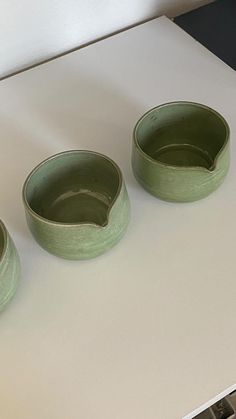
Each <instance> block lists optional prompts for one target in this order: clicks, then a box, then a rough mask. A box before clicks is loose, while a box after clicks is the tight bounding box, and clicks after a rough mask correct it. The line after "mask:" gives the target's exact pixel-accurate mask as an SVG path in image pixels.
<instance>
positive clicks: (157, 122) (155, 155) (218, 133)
mask: <svg viewBox="0 0 236 419" xmlns="http://www.w3.org/2000/svg"><path fill="white" fill-rule="evenodd" d="M134 136H135V141H136V144H137V145H138V147H139V148H140V149H141V150H142V152H143V153H145V154H146V155H147V156H149V157H150V158H152V159H153V160H155V161H158V162H160V163H163V164H165V165H170V166H180V167H204V168H206V169H208V170H213V169H214V165H215V159H216V157H217V155H218V154H219V152H220V151H221V149H222V148H223V147H224V145H225V144H226V141H227V137H228V125H227V123H226V121H225V120H224V118H223V117H221V115H220V114H218V113H217V112H216V111H214V110H213V109H210V108H208V107H206V106H204V105H200V104H197V103H191V102H176V103H170V104H166V105H161V106H159V107H157V108H154V109H152V110H151V111H149V112H148V113H146V114H145V115H144V116H143V117H142V118H141V120H139V122H138V123H137V125H136V128H135V131H134Z"/></svg>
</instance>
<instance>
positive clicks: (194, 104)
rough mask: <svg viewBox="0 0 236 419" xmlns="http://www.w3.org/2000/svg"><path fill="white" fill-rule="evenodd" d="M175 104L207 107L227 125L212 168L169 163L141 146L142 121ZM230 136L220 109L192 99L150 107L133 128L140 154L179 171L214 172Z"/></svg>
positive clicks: (206, 108) (134, 138)
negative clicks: (154, 156)
mask: <svg viewBox="0 0 236 419" xmlns="http://www.w3.org/2000/svg"><path fill="white" fill-rule="evenodd" d="M173 105H191V106H195V107H198V108H201V109H205V110H207V111H210V112H211V113H213V114H214V115H215V116H217V117H218V118H219V119H220V120H221V121H222V122H223V124H224V126H225V129H226V135H225V139H224V143H223V145H222V147H221V148H220V150H219V151H218V153H217V154H216V156H215V158H214V161H213V164H212V166H211V168H210V169H209V168H206V167H203V166H177V165H174V164H168V163H164V162H161V161H159V160H156V159H154V158H152V157H151V156H150V155H149V154H147V153H145V152H144V151H143V149H142V148H141V146H140V145H139V142H138V136H137V131H138V128H139V126H140V124H141V123H142V121H143V120H144V119H145V118H146V117H147V116H148V115H149V114H150V113H152V112H153V111H155V110H159V109H161V108H165V107H169V106H173ZM229 137H230V127H229V124H228V122H227V121H226V119H225V118H224V117H223V116H222V115H221V114H220V113H219V112H218V111H216V110H215V109H213V108H211V107H210V106H207V105H204V104H202V103H199V102H192V101H188V100H176V101H171V102H166V103H163V104H161V105H157V106H154V107H152V108H151V109H149V110H148V111H146V112H145V113H144V114H143V115H142V116H141V117H140V118H139V119H138V121H137V122H136V124H135V126H134V129H133V142H134V145H135V146H136V148H137V149H138V151H139V152H140V154H141V155H142V156H143V157H144V158H145V159H146V160H148V161H150V162H151V163H155V164H156V165H158V166H162V167H163V166H164V167H167V168H172V169H173V168H174V169H175V170H179V171H182V170H194V171H205V172H207V173H209V172H214V169H215V167H216V162H217V159H218V157H219V155H220V154H221V153H222V152H223V151H224V150H225V148H226V146H227V144H228V143H229Z"/></svg>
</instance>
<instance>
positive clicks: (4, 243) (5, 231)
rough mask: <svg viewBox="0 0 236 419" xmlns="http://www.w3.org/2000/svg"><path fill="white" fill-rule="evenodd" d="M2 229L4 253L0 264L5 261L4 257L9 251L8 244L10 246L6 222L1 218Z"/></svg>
mask: <svg viewBox="0 0 236 419" xmlns="http://www.w3.org/2000/svg"><path fill="white" fill-rule="evenodd" d="M0 230H1V232H2V234H3V249H2V253H1V255H0V264H1V263H2V262H3V259H4V257H5V255H6V253H7V246H8V240H9V236H8V232H7V229H6V227H5V224H4V222H3V221H2V220H0Z"/></svg>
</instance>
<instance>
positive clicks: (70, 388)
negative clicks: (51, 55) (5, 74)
mask: <svg viewBox="0 0 236 419" xmlns="http://www.w3.org/2000/svg"><path fill="white" fill-rule="evenodd" d="M177 99H183V100H193V101H199V102H202V103H205V104H207V105H210V106H212V107H214V108H215V109H217V110H218V111H219V112H221V113H222V114H223V115H224V116H225V117H226V119H227V120H228V122H229V124H230V126H231V133H232V135H231V139H232V161H231V170H230V173H229V175H228V177H227V179H226V181H225V182H224V184H223V186H222V187H221V188H220V189H218V190H217V191H216V192H215V193H213V194H212V195H211V196H209V197H208V198H206V199H204V200H202V201H198V202H195V203H192V204H171V203H165V202H162V201H160V200H158V199H155V198H154V197H152V196H151V195H149V194H148V193H146V192H145V191H144V190H143V189H142V188H141V187H140V186H139V185H138V184H137V183H136V181H135V180H134V177H133V175H132V172H131V167H130V152H131V135H132V129H133V126H134V124H135V122H136V120H137V119H138V118H139V117H140V116H141V115H142V114H143V113H144V112H145V111H146V110H148V109H149V108H151V107H153V106H155V105H157V104H160V103H163V102H166V101H171V100H177ZM235 112H236V73H235V72H234V71H233V70H231V69H230V68H229V67H227V66H226V65H225V64H224V63H223V62H221V61H220V60H219V59H218V58H216V57H215V56H214V55H212V54H211V53H210V52H209V51H207V50H206V49H204V48H203V47H202V46H201V45H200V44H198V43H197V42H196V41H194V40H193V39H192V38H190V37H189V36H188V35H187V34H186V33H184V32H183V31H182V30H181V29H179V28H178V27H177V26H176V25H175V24H174V23H173V22H171V21H169V20H168V19H167V18H159V19H157V20H154V21H152V22H149V23H146V24H144V25H142V26H139V27H137V28H134V29H131V30H129V31H127V32H124V33H121V34H119V35H116V36H114V37H111V38H109V39H107V40H105V41H102V42H99V43H97V44H94V45H92V46H89V47H87V48H85V49H82V50H80V51H78V52H75V53H72V54H69V55H67V56H65V57H63V58H61V59H57V60H55V61H53V62H50V63H48V64H46V65H42V66H40V67H38V68H35V69H33V70H31V71H27V72H25V73H23V74H20V75H18V76H15V77H13V78H10V79H7V80H5V81H2V82H1V83H0V129H1V143H0V144H1V154H0V159H1V160H0V162H1V163H0V164H1V176H0V196H1V201H0V216H1V218H2V219H3V220H4V222H5V223H6V225H7V227H8V229H9V231H10V233H11V234H12V236H13V238H14V240H15V243H16V245H17V248H18V250H19V253H20V257H21V262H22V280H21V283H20V287H19V290H18V293H17V295H16V297H15V299H14V300H13V302H12V303H11V305H9V307H8V308H7V310H6V311H5V312H4V313H2V314H1V316H0V418H1V419H179V418H181V417H182V416H184V415H185V414H187V413H188V412H190V411H191V410H193V409H195V408H197V407H198V406H199V405H201V404H202V403H204V402H205V401H207V400H208V399H210V398H211V397H213V396H215V395H216V394H217V393H219V392H221V391H222V390H224V389H225V388H226V387H229V386H231V385H232V384H234V383H235V381H236V361H235V347H236V333H235V328H236V326H235V317H236V304H235V302H236V251H235V243H236V219H235V217H236V157H235V135H236V117H235ZM85 148H86V149H93V150H97V151H100V152H102V153H105V154H107V155H109V156H110V157H112V158H113V159H114V160H115V161H116V162H117V163H118V164H119V165H120V167H121V169H122V171H123V174H124V176H125V180H126V184H127V188H128V192H129V195H130V199H131V204H132V220H131V223H130V226H129V229H128V231H127V234H126V236H125V237H124V239H122V241H121V242H120V243H119V244H118V245H117V246H116V247H114V248H113V249H112V250H111V251H109V252H108V253H106V254H104V255H103V256H101V257H99V258H97V259H94V260H91V261H84V262H70V261H65V260H62V259H59V258H56V257H54V256H52V255H50V254H48V253H46V252H45V251H44V250H42V249H41V248H40V247H39V246H38V245H37V244H36V243H35V241H34V240H33V238H32V237H31V235H30V233H29V231H28V229H27V226H26V223H25V219H24V210H23V205H22V202H21V187H22V184H23V181H24V179H25V177H26V175H27V174H28V172H29V171H30V170H31V169H32V168H33V167H34V166H35V165H36V164H37V163H38V162H40V161H41V160H42V159H44V158H46V157H47V156H49V155H52V154H54V153H56V152H59V151H62V150H66V149H85Z"/></svg>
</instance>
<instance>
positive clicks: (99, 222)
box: [23, 150, 130, 260]
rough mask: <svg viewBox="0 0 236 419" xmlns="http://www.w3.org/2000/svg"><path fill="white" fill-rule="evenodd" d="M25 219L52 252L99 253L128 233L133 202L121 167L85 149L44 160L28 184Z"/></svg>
mask: <svg viewBox="0 0 236 419" xmlns="http://www.w3.org/2000/svg"><path fill="white" fill-rule="evenodd" d="M23 201H24V205H25V211H26V219H27V223H28V226H29V229H30V231H31V233H32V234H33V236H34V238H35V239H36V241H37V242H38V243H39V244H40V246H42V247H43V248H44V249H45V250H47V251H48V252H50V253H52V254H54V255H56V256H59V257H62V258H65V259H71V260H80V259H90V258H94V257H96V256H98V255H100V254H102V253H104V252H106V251H107V250H108V249H110V248H111V247H112V246H114V245H115V244H116V243H117V242H118V241H119V240H120V239H121V237H122V236H123V235H124V233H125V231H126V228H127V226H128V223H129V219H130V203H129V198H128V194H127V191H126V187H125V184H124V180H123V176H122V174H121V171H120V169H119V167H118V166H117V165H116V163H114V162H113V161H112V160H111V159H109V158H108V157H106V156H104V155H102V154H99V153H96V152H92V151H86V150H82V151H81V150H78V151H77V150H73V151H66V152H63V153H60V154H57V155H55V156H52V157H50V158H49V159H47V160H45V161H44V162H42V163H40V164H39V165H38V166H37V167H36V168H35V169H34V170H33V171H32V172H31V173H30V175H29V176H28V178H27V179H26V181H25V184H24V186H23Z"/></svg>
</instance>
